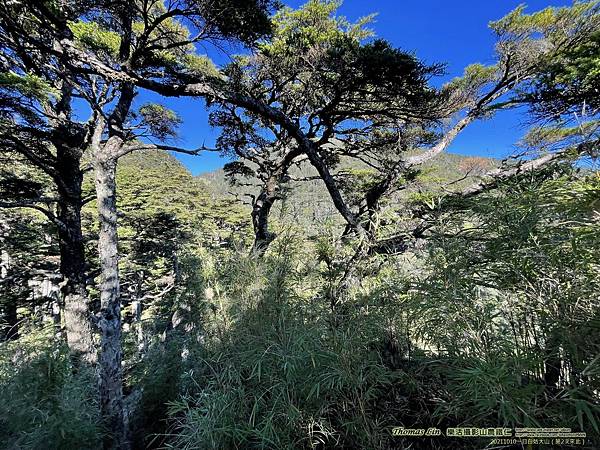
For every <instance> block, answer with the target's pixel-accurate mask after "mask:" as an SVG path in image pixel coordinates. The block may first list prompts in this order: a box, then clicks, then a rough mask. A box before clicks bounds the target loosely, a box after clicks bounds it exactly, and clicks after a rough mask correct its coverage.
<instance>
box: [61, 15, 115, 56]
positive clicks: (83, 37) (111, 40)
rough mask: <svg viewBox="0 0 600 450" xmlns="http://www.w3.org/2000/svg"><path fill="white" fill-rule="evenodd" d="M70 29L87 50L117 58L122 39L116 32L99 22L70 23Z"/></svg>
mask: <svg viewBox="0 0 600 450" xmlns="http://www.w3.org/2000/svg"><path fill="white" fill-rule="evenodd" d="M69 28H70V30H71V32H72V33H73V36H74V37H75V39H76V40H77V41H78V42H79V43H81V44H82V45H83V46H85V47H86V48H88V49H90V50H93V51H96V52H99V53H101V54H105V55H106V56H109V57H116V56H117V55H118V53H119V47H120V46H121V37H120V36H119V34H118V33H117V32H115V31H110V30H107V29H105V28H103V27H102V26H101V25H100V24H99V23H97V22H84V21H77V22H69Z"/></svg>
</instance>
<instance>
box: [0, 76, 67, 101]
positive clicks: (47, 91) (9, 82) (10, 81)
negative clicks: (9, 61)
mask: <svg viewBox="0 0 600 450" xmlns="http://www.w3.org/2000/svg"><path fill="white" fill-rule="evenodd" d="M0 89H8V90H12V91H16V92H18V93H19V94H21V95H23V96H25V97H32V98H34V99H37V100H38V101H41V102H45V101H47V100H48V97H50V96H53V95H56V90H54V89H53V88H52V86H51V85H50V84H49V83H48V82H46V81H45V80H43V79H41V78H40V77H38V76H37V75H35V74H25V75H18V74H16V73H14V72H1V73H0Z"/></svg>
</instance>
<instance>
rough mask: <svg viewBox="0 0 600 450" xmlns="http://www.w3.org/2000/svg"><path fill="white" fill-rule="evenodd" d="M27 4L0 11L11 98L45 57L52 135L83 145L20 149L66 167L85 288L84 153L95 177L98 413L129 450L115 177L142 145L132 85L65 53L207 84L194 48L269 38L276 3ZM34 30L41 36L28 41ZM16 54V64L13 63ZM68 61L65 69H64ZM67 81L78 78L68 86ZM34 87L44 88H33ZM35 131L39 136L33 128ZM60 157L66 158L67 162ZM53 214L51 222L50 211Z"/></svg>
mask: <svg viewBox="0 0 600 450" xmlns="http://www.w3.org/2000/svg"><path fill="white" fill-rule="evenodd" d="M28 6H31V8H30V9H29V10H28V11H26V12H25V11H24V9H23V6H22V5H12V4H11V5H9V6H6V7H5V8H4V10H3V17H2V26H3V28H4V30H5V32H6V33H5V34H6V36H7V40H6V42H5V45H6V47H7V48H8V49H9V51H8V52H7V54H8V55H10V56H9V58H8V59H7V60H6V61H7V64H6V65H7V70H12V69H14V70H16V71H17V72H18V74H17V75H16V77H17V78H18V79H17V80H16V82H14V83H13V90H14V85H16V86H17V87H22V86H23V85H25V86H26V87H27V86H28V85H27V83H26V82H23V81H22V79H23V78H24V79H25V81H27V80H28V77H30V75H29V74H30V73H33V74H35V76H36V77H38V78H39V77H40V75H39V74H38V72H36V70H37V68H38V67H45V65H44V64H43V62H42V61H32V60H31V59H29V54H31V53H34V54H35V55H44V57H45V58H48V59H50V61H51V64H50V66H51V70H52V72H51V74H50V75H48V76H47V77H46V78H48V80H46V79H44V76H42V77H41V78H42V80H41V87H44V88H47V90H50V89H51V88H54V87H55V84H56V83H58V84H59V85H60V88H62V91H61V93H62V96H61V97H60V99H59V101H58V102H57V108H58V110H57V111H53V112H52V114H50V113H48V114H47V116H50V117H51V118H53V119H54V118H55V117H57V118H58V119H59V120H58V123H57V126H56V127H55V128H56V130H58V131H59V132H60V133H59V136H60V138H61V139H62V138H64V136H70V135H72V134H73V133H75V134H76V137H77V139H75V140H74V141H73V140H72V141H70V142H69V144H70V145H71V146H70V147H69V148H65V150H64V152H63V151H61V150H60V149H59V147H56V157H55V156H54V155H53V154H52V150H50V148H48V147H47V146H46V143H45V142H43V141H39V140H37V141H36V142H37V144H38V145H37V147H34V148H36V152H31V151H28V149H31V148H32V147H31V143H30V142H28V143H27V144H26V145H22V146H21V147H22V149H21V150H22V151H23V152H26V153H29V156H30V159H31V160H32V161H34V162H36V163H37V164H38V165H39V166H40V167H41V168H42V169H44V170H46V171H47V172H48V173H49V174H50V175H52V174H54V172H55V170H54V168H55V166H56V167H61V168H65V170H67V169H68V173H67V174H66V176H65V177H64V179H62V177H60V176H59V175H58V174H55V176H54V178H53V179H54V181H56V182H57V183H58V182H62V181H65V180H66V182H68V183H70V184H69V186H64V188H65V189H64V191H65V193H66V195H65V196H68V195H70V193H69V191H75V195H72V197H74V199H73V201H72V202H71V203H72V204H70V206H72V208H70V209H69V211H68V214H67V215H68V218H71V219H73V220H72V222H73V226H72V227H70V228H67V229H66V230H65V233H67V232H68V233H70V236H71V237H72V236H75V238H76V242H75V244H73V245H71V246H69V245H66V246H65V252H69V251H73V249H74V248H75V249H76V250H77V253H78V265H77V267H75V270H74V272H76V276H78V277H79V279H83V280H84V278H83V277H84V257H83V248H82V245H80V244H81V226H80V210H81V205H82V203H83V202H82V200H81V195H80V191H81V178H82V173H83V171H82V167H81V158H82V155H83V152H84V150H87V153H88V156H89V159H90V164H91V167H92V168H93V171H94V178H95V187H96V201H97V204H98V211H99V217H100V229H99V236H98V253H99V257H100V266H101V288H100V297H101V311H100V314H99V317H98V321H97V325H98V327H99V328H100V331H101V333H100V335H101V353H100V359H99V367H100V394H101V407H102V410H103V417H104V418H105V421H106V424H107V426H108V427H109V429H112V430H113V435H112V436H111V437H110V438H109V439H108V440H107V442H106V443H105V446H106V447H111V448H112V447H115V448H126V447H127V445H128V444H127V439H126V429H125V428H126V426H125V420H124V415H123V414H124V413H123V396H122V373H121V317H120V304H119V274H118V247H117V240H118V238H117V210H116V184H115V173H116V164H117V160H118V159H119V158H120V157H121V156H123V155H124V154H126V153H128V152H131V151H133V150H134V149H139V148H140V147H143V146H141V145H140V143H139V142H138V143H136V142H135V138H136V135H135V133H133V132H132V130H131V129H130V127H129V125H128V118H129V115H130V113H131V112H132V102H133V99H134V97H135V94H136V86H135V85H134V84H133V83H131V82H129V81H127V80H122V79H121V80H113V79H111V78H106V77H103V76H99V75H97V74H93V73H92V74H90V72H89V71H88V70H86V69H85V68H84V67H82V65H81V64H79V63H80V62H85V58H84V59H83V60H81V61H79V60H77V59H76V60H72V59H71V58H70V57H69V56H68V54H67V53H66V52H65V51H64V49H65V47H67V48H70V49H77V50H78V51H82V52H85V53H86V54H88V55H93V56H91V58H93V59H94V60H95V61H98V62H100V64H102V65H103V66H106V67H116V66H118V67H123V68H127V69H131V70H138V71H139V72H140V73H145V74H152V73H156V71H162V72H167V73H169V72H171V75H172V76H171V78H170V79H171V80H177V74H176V73H175V71H174V69H175V68H177V69H179V70H180V71H182V74H183V75H186V74H190V73H193V74H196V76H199V77H202V78H204V77H207V76H214V73H213V72H211V70H212V69H211V67H212V66H211V64H210V62H209V61H208V59H207V58H205V57H202V56H199V55H197V54H196V52H195V47H194V44H195V43H196V42H200V41H201V40H207V39H215V38H218V39H229V38H234V39H239V40H242V41H243V42H252V41H254V40H255V39H256V38H257V37H258V36H260V35H262V34H264V33H265V32H268V31H269V21H268V19H267V16H266V11H267V9H268V8H269V7H270V6H271V2H270V1H256V2H249V3H248V2H238V1H237V0H233V1H231V2H225V3H220V4H219V5H217V4H215V3H214V2H182V3H181V4H177V5H175V4H170V5H169V6H168V7H167V6H165V5H163V4H162V3H152V4H149V3H147V2H142V3H140V4H138V3H134V4H133V5H132V4H129V3H127V2H117V3H114V4H110V5H98V7H95V6H96V5H87V4H84V5H75V4H71V3H69V4H63V5H61V6H60V7H59V8H55V7H54V6H49V5H46V4H44V3H41V2H33V4H32V5H28ZM232 8H233V9H232ZM23 13H25V17H26V19H27V20H21V19H20V17H19V16H20V15H21V14H23ZM183 20H185V21H186V22H187V23H191V24H192V26H193V28H194V31H195V32H197V34H196V35H195V36H192V35H190V32H189V30H188V29H187V28H186V26H185V25H183V23H182V21H183ZM32 30H36V31H35V32H34V33H32V32H31V31H32ZM25 44H26V45H25ZM13 54H16V55H17V57H18V58H20V59H19V60H15V59H13V58H12V56H13ZM67 60H69V61H70V63H69V62H68V61H67ZM65 62H66V63H67V66H65V65H64V64H65ZM42 75H45V74H42ZM5 76H6V77H8V78H9V79H11V77H13V78H14V76H13V75H12V74H11V73H7V74H6V75H5ZM69 76H70V77H72V78H71V79H69ZM150 76H151V75H150ZM38 78H34V80H38ZM53 82H54V83H53ZM38 84H39V83H38ZM35 86H38V85H36V84H34V87H35ZM38 87H39V86H38ZM38 90H39V89H38ZM59 91H60V89H59ZM46 96H47V95H46ZM7 97H8V100H9V101H7V102H6V104H7V108H12V109H10V110H11V111H15V110H18V112H19V113H21V116H27V117H26V118H27V119H30V116H31V114H27V113H28V111H27V110H26V109H25V108H22V107H21V105H20V103H19V102H18V101H15V98H14V96H13V97H10V96H7ZM74 97H78V98H81V99H83V100H84V101H86V102H87V103H88V105H89V107H90V109H91V117H90V119H89V120H88V122H87V123H85V124H77V123H74V121H68V119H69V118H70V115H71V110H72V100H73V98H74ZM17 100H18V99H17ZM54 112H56V114H54ZM156 112H157V111H156V108H154V110H149V109H146V110H145V111H140V114H141V115H142V116H143V118H144V119H146V123H145V125H147V128H149V129H150V130H151V131H153V132H155V134H156V137H157V138H158V139H162V138H164V136H165V135H164V132H165V130H167V132H168V130H169V129H170V128H171V126H169V125H166V128H165V123H166V122H165V120H164V119H165V118H166V119H169V117H163V118H162V120H161V119H160V118H158V122H157V116H156ZM33 118H35V115H34V116H33ZM61 119H62V121H61ZM42 123H44V120H38V123H37V124H36V125H40V124H42ZM12 125H15V124H14V123H13V124H12ZM19 125H20V123H19V122H17V126H19ZM66 125H69V126H66ZM71 125H72V126H71ZM30 129H37V128H36V127H28V128H27V130H30ZM13 131H14V129H11V130H10V132H7V133H6V136H7V138H9V136H12V135H14V133H13ZM52 131H54V130H52ZM35 137H37V136H35ZM44 137H45V136H44ZM57 140H58V137H57ZM21 143H22V142H21ZM51 143H52V144H55V143H54V142H51ZM63 147H65V146H64V145H63ZM62 153H66V154H68V156H67V157H64V156H63V154H62ZM77 194H79V195H77ZM44 211H46V212H48V211H47V210H44ZM48 216H49V217H53V215H51V214H50V213H49V212H48ZM56 222H57V223H58V221H56ZM79 250H81V251H79ZM71 256H72V255H71V254H69V253H65V255H64V258H63V259H64V260H65V261H72V259H73V258H71ZM78 286H83V289H84V290H83V291H81V290H80V291H79V294H80V296H81V295H83V293H84V291H85V284H82V283H79V284H78ZM78 305H79V309H77V310H76V312H77V314H78V315H79V316H78V317H79V318H80V320H79V324H80V325H81V326H87V327H88V330H89V322H88V321H87V317H86V316H87V309H85V308H82V307H81V306H82V302H79V303H78ZM82 309H85V311H82ZM77 331H79V330H77ZM80 334H81V333H80ZM83 334H84V335H85V336H86V339H87V337H90V338H91V332H89V333H83ZM78 337H79V336H78ZM90 345H91V344H90Z"/></svg>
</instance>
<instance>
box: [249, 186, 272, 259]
mask: <svg viewBox="0 0 600 450" xmlns="http://www.w3.org/2000/svg"><path fill="white" fill-rule="evenodd" d="M277 187H278V186H277V181H276V180H275V179H273V178H272V179H270V180H268V181H267V183H266V185H265V187H264V188H263V190H262V191H261V193H260V195H259V196H258V197H257V198H256V201H255V202H254V204H253V205H252V227H253V228H254V244H253V245H252V253H253V254H255V255H258V256H259V257H262V256H263V255H264V254H265V252H266V251H267V248H269V244H271V242H273V240H274V239H275V236H276V235H275V233H273V232H271V231H269V213H270V212H271V208H272V206H273V203H275V200H277V194H276V190H277Z"/></svg>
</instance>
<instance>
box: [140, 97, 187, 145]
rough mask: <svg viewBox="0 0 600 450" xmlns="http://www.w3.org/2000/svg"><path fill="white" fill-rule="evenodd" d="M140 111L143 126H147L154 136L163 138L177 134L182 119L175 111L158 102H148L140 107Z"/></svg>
mask: <svg viewBox="0 0 600 450" xmlns="http://www.w3.org/2000/svg"><path fill="white" fill-rule="evenodd" d="M138 113H139V115H140V117H141V119H142V126H145V127H147V128H148V130H149V131H150V134H151V135H152V136H154V137H157V138H158V139H161V140H165V139H167V138H169V137H175V136H177V127H178V126H179V125H180V124H181V119H180V118H179V116H178V115H177V113H175V111H173V110H171V109H168V108H166V107H165V106H163V105H159V104H157V103H147V104H145V105H142V106H141V107H140V109H139V111H138Z"/></svg>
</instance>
